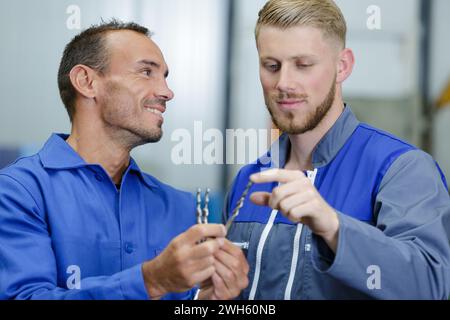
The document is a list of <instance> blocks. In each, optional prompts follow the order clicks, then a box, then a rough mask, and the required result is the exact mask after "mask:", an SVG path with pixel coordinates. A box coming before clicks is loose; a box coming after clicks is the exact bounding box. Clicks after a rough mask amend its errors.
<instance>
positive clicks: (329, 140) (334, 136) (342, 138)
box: [259, 105, 360, 168]
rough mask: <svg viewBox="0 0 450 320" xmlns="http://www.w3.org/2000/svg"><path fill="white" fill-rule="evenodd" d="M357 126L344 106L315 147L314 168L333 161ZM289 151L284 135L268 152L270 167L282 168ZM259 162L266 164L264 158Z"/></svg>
mask: <svg viewBox="0 0 450 320" xmlns="http://www.w3.org/2000/svg"><path fill="white" fill-rule="evenodd" d="M359 124H360V122H359V121H358V119H357V118H356V116H355V115H354V113H353V112H352V110H351V108H350V106H348V105H346V106H345V108H344V111H343V112H342V114H341V115H340V116H339V118H338V119H337V121H336V122H335V123H334V125H333V126H332V127H331V129H330V130H328V132H327V133H326V134H325V136H323V138H322V139H321V140H320V142H319V143H318V144H317V146H316V147H315V149H314V151H313V157H312V160H313V166H314V168H320V167H323V166H325V165H327V164H328V163H329V162H330V161H331V160H333V159H334V157H335V156H336V155H337V153H338V152H339V150H341V149H342V147H343V146H344V144H345V143H346V142H347V140H348V139H349V138H350V136H351V135H352V134H353V132H354V131H355V130H356V128H357V127H358V125H359ZM290 149H291V142H290V140H289V136H288V135H287V134H286V133H284V134H282V135H281V136H280V138H279V140H278V141H277V142H275V143H274V144H273V145H272V147H271V149H270V150H269V154H268V155H269V158H270V166H271V167H273V168H284V166H285V165H286V160H287V157H288V155H289V152H290ZM264 160H265V161H264ZM259 161H260V162H262V163H263V164H265V163H267V159H264V157H263V158H260V159H259Z"/></svg>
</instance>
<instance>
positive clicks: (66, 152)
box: [38, 133, 158, 187]
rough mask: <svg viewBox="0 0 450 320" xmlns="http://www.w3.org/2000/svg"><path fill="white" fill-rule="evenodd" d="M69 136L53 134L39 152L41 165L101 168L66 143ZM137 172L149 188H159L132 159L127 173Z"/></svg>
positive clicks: (63, 168) (54, 167)
mask: <svg viewBox="0 0 450 320" xmlns="http://www.w3.org/2000/svg"><path fill="white" fill-rule="evenodd" d="M68 137H69V135H67V134H58V133H53V134H52V135H51V136H50V138H49V139H48V140H47V142H46V143H45V145H44V147H42V149H41V150H40V151H39V152H38V155H39V158H40V159H41V163H42V165H43V167H44V168H46V169H53V170H68V169H76V168H82V167H91V168H92V167H99V165H98V164H91V163H87V162H86V161H84V160H83V158H81V157H80V155H79V154H78V153H76V151H75V150H73V149H72V148H71V147H70V145H69V144H68V143H67V142H66V140H67V138H68ZM129 171H134V172H136V173H137V174H138V175H139V176H140V177H141V178H142V180H143V181H144V182H145V183H146V184H147V185H148V186H149V187H158V185H157V184H156V183H155V182H153V180H151V179H150V178H149V177H148V176H147V175H145V174H144V173H143V172H142V171H141V169H140V168H139V166H138V165H137V163H136V161H134V159H133V158H130V165H129V167H128V169H127V170H126V172H125V175H126V174H127V173H128V172H129Z"/></svg>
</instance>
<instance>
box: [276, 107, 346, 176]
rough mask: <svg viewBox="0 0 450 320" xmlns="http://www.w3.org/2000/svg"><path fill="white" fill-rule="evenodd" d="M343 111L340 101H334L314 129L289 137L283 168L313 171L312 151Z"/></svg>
mask: <svg viewBox="0 0 450 320" xmlns="http://www.w3.org/2000/svg"><path fill="white" fill-rule="evenodd" d="M343 111H344V103H343V101H342V99H335V103H333V105H332V106H331V108H330V110H329V111H328V113H327V114H326V116H325V117H324V118H323V120H322V121H321V122H320V123H319V125H318V126H317V127H316V128H314V129H313V130H311V131H308V132H305V133H303V134H297V135H294V134H292V135H289V140H290V142H291V151H290V153H289V156H288V159H287V162H286V166H285V168H286V169H288V170H303V171H306V170H313V169H314V168H313V163H312V158H313V152H314V149H315V148H316V146H317V144H318V143H319V142H320V141H321V140H322V138H323V137H324V136H325V135H326V134H327V132H328V131H329V130H330V129H331V127H333V125H334V124H335V123H336V121H337V119H338V118H339V117H340V115H341V114H342V112H343Z"/></svg>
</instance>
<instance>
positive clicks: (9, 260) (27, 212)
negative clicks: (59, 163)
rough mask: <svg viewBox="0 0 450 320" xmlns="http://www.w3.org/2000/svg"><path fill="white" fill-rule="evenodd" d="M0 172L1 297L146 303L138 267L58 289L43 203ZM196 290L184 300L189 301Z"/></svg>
mask: <svg viewBox="0 0 450 320" xmlns="http://www.w3.org/2000/svg"><path fill="white" fill-rule="evenodd" d="M36 199H38V197H37V196H33V194H32V193H30V191H28V189H27V188H25V187H24V186H23V185H22V184H21V183H20V182H19V181H17V180H15V179H14V178H12V177H11V176H9V175H4V174H0V299H40V300H52V299H58V300H59V299H107V300H122V299H132V300H143V299H149V298H150V297H149V296H148V294H147V291H146V288H145V285H144V279H143V275H142V265H141V264H138V265H136V266H134V267H132V268H129V269H126V270H123V271H121V272H118V273H116V274H113V275H110V276H97V277H88V278H84V279H81V281H79V286H77V287H78V288H79V289H78V288H75V289H71V290H69V289H66V288H61V287H58V286H57V268H56V259H55V255H54V251H53V249H52V243H51V237H50V234H49V233H50V232H51V230H49V229H48V227H47V223H46V218H45V215H44V213H43V212H44V211H43V206H44V204H43V203H42V201H36ZM194 293H195V292H194V291H192V292H188V293H187V294H189V295H186V296H185V297H184V298H186V299H192V296H193V294H194Z"/></svg>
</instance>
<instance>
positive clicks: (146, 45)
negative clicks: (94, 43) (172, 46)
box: [106, 30, 167, 68]
mask: <svg viewBox="0 0 450 320" xmlns="http://www.w3.org/2000/svg"><path fill="white" fill-rule="evenodd" d="M106 41H107V47H108V50H109V53H110V65H111V68H114V67H115V66H117V65H131V64H136V63H138V62H139V61H142V60H149V61H153V62H155V63H156V64H158V65H161V66H163V67H164V68H167V66H166V63H165V60H164V57H163V54H162V52H161V50H160V49H159V47H158V46H157V45H156V44H155V43H154V42H153V40H151V39H150V38H149V37H147V36H146V35H144V34H140V33H138V32H135V31H131V30H119V31H111V32H109V33H108V35H107V36H106Z"/></svg>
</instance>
